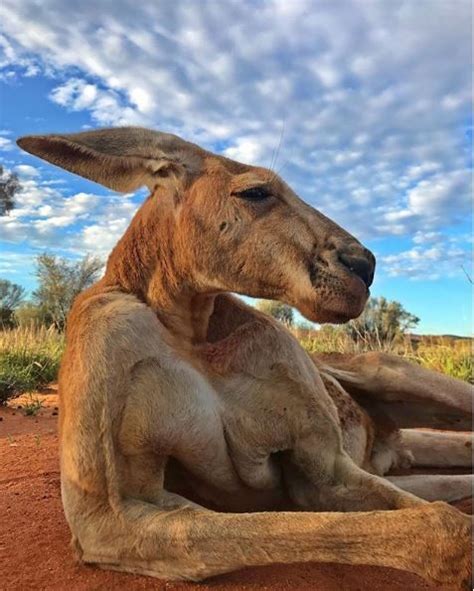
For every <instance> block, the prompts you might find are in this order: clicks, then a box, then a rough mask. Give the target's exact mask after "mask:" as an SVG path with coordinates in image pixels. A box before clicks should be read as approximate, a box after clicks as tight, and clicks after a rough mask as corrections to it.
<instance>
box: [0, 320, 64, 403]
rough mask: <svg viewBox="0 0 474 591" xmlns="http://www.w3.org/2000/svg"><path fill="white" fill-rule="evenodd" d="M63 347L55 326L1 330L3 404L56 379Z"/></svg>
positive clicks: (0, 366) (0, 357) (1, 387)
mask: <svg viewBox="0 0 474 591" xmlns="http://www.w3.org/2000/svg"><path fill="white" fill-rule="evenodd" d="M63 347H64V341H63V337H62V336H61V335H59V334H58V333H57V332H56V331H55V330H54V329H52V328H49V329H46V328H44V327H42V328H29V329H24V328H17V329H14V330H4V331H2V332H0V405H5V404H6V403H7V401H8V400H9V399H10V398H14V397H15V396H19V395H20V394H22V393H23V392H30V391H33V390H37V389H38V388H42V387H44V386H46V385H47V384H49V383H50V382H52V381H54V380H56V378H57V375H58V370H59V362H60V359H61V355H62V352H63Z"/></svg>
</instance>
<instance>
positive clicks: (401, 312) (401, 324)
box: [346, 297, 420, 343]
mask: <svg viewBox="0 0 474 591" xmlns="http://www.w3.org/2000/svg"><path fill="white" fill-rule="evenodd" d="M419 321H420V319H419V318H418V317H417V316H415V315H413V314H410V312H407V311H406V310H405V308H404V307H403V306H402V304H400V302H395V301H388V300H386V299H385V298H383V297H380V298H370V299H369V301H368V302H367V305H366V306H365V309H364V311H363V312H362V314H361V315H360V316H359V318H356V319H355V320H351V321H350V322H349V323H348V324H347V325H346V330H347V331H348V332H349V334H350V335H351V337H352V338H353V339H354V340H371V341H373V340H376V341H379V342H381V343H384V342H392V341H394V340H395V339H396V338H397V337H399V336H401V335H403V334H404V333H406V332H407V331H408V330H409V329H410V328H413V327H415V326H416V325H417V324H418V322H419Z"/></svg>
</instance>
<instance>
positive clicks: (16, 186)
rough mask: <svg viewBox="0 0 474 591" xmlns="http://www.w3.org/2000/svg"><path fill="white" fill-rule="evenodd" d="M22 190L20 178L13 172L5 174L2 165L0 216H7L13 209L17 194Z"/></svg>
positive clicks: (0, 171)
mask: <svg viewBox="0 0 474 591" xmlns="http://www.w3.org/2000/svg"><path fill="white" fill-rule="evenodd" d="M20 188H21V185H20V181H19V180H18V176H17V175H16V174H15V173H13V172H5V170H4V168H3V166H2V165H1V164H0V215H5V214H7V213H8V212H9V211H11V210H12V209H13V207H14V205H15V194H16V193H17V192H18V191H19V190H20Z"/></svg>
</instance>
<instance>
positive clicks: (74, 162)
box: [17, 127, 205, 192]
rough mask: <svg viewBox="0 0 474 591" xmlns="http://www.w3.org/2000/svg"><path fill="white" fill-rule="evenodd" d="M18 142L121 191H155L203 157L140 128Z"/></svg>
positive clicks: (194, 168) (175, 140) (176, 139)
mask: <svg viewBox="0 0 474 591" xmlns="http://www.w3.org/2000/svg"><path fill="white" fill-rule="evenodd" d="M17 144H18V146H19V147H20V148H21V149H22V150H25V151H26V152H29V153H30V154H33V155H35V156H39V157H40V158H43V159H44V160H47V161H48V162H51V164H55V165H56V166H60V167H61V168H64V169H65V170H68V171H69V172H72V173H74V174H78V175H80V176H83V177H84V178H87V179H89V180H91V181H94V182H96V183H100V184H101V185H104V186H105V187H108V188H110V189H113V190H114V191H119V192H127V191H134V190H136V189H137V188H139V187H141V186H143V185H146V186H148V187H149V188H150V189H151V190H153V189H154V188H155V187H156V186H157V185H163V184H166V182H167V177H168V174H167V171H172V172H173V175H176V172H177V171H178V170H179V171H180V172H181V173H182V174H195V173H197V172H199V169H200V166H201V161H202V158H203V156H204V154H205V152H204V150H202V149H201V148H199V146H196V145H194V144H191V143H189V142H186V141H184V140H182V139H181V138H179V137H177V136H175V135H172V134H167V133H161V132H158V131H152V130H149V129H144V128H141V127H118V128H111V129H97V130H94V131H85V132H81V133H74V134H51V135H30V136H24V137H21V138H19V139H18V140H17Z"/></svg>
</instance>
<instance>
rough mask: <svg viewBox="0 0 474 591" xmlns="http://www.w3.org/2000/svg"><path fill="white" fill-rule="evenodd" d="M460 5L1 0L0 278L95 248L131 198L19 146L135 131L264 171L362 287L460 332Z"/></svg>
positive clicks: (444, 1) (103, 249)
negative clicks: (99, 131)
mask: <svg viewBox="0 0 474 591" xmlns="http://www.w3.org/2000/svg"><path fill="white" fill-rule="evenodd" d="M471 10H472V9H471V2H470V0H409V1H401V0H377V1H370V0H354V1H351V0H327V1H323V0H292V1H290V0H254V1H252V2H251V1H246V0H235V1H234V0H225V1H224V0H223V1H218V0H209V1H207V0H200V1H197V0H195V1H187V2H184V1H182V0H161V1H156V2H151V1H150V2H132V1H128V0H113V1H112V0H102V1H100V2H97V1H96V0H82V1H81V2H70V1H69V0H42V1H41V2H38V1H36V0H2V3H1V5H0V100H1V104H0V113H1V115H0V116H1V120H0V127H1V129H0V163H2V164H3V165H4V167H5V168H6V169H9V170H14V171H16V172H17V173H18V175H19V176H20V178H21V180H22V184H23V190H22V192H21V193H20V194H19V195H18V198H17V207H16V209H15V210H14V211H13V212H12V213H11V214H10V215H9V216H8V217H4V218H0V277H4V278H8V279H10V280H13V281H15V282H17V283H20V284H22V285H25V286H26V287H27V288H28V289H33V288H34V285H35V283H34V281H35V280H34V275H33V271H34V257H35V255H36V254H38V253H40V252H43V251H48V252H54V253H59V254H61V255H63V256H67V257H71V258H76V257H79V256H82V255H84V254H85V253H87V252H92V253H94V254H99V255H101V256H104V257H106V256H107V253H108V252H109V251H110V249H111V248H112V246H113V245H114V243H115V242H116V241H117V239H118V238H119V237H120V235H121V234H122V233H123V231H124V229H125V228H126V226H127V224H128V221H129V220H130V218H131V216H132V215H133V212H134V211H135V209H136V208H137V206H138V204H139V203H140V201H141V200H142V199H143V197H144V192H140V193H138V194H136V195H128V196H123V195H118V194H112V193H111V192H110V191H107V190H104V189H102V188H101V187H99V186H98V185H95V184H93V183H90V182H87V181H85V180H84V181H82V180H81V179H78V178H77V177H74V176H72V175H68V174H66V173H62V172H61V171H60V170H59V169H56V168H54V167H52V166H50V165H47V164H46V163H43V162H42V161H40V160H38V159H35V158H33V157H30V156H28V155H26V154H24V153H22V152H21V151H19V150H18V149H17V148H16V146H15V143H14V140H15V138H16V137H18V136H19V135H23V134H29V133H42V132H62V131H80V130H81V129H86V128H89V127H99V126H111V125H123V124H136V125H145V126H150V127H154V128H157V129H161V130H165V131H171V132H174V133H177V134H178V135H181V136H183V137H185V138H187V139H189V140H192V141H195V142H197V143H200V144H201V145H203V146H205V147H207V148H209V149H212V150H214V151H217V152H220V153H222V154H225V155H228V156H230V157H232V158H235V159H237V160H241V161H244V162H248V163H258V164H260V165H264V166H269V165H270V164H271V163H272V161H273V160H274V157H275V156H276V164H275V168H276V170H277V171H279V172H280V174H281V175H282V176H283V177H284V178H285V179H286V180H287V181H288V182H289V183H290V184H291V185H292V187H293V188H294V189H295V190H296V191H297V192H298V193H299V195H300V196H301V197H302V198H304V199H305V200H306V201H308V202H309V203H311V204H312V205H313V206H315V207H317V208H318V209H320V210H321V211H323V212H324V213H325V214H326V215H329V216H330V217H331V218H332V219H334V220H335V221H337V222H338V223H339V224H341V225H343V226H344V227H345V228H347V229H348V230H349V231H351V232H352V233H354V234H355V235H356V236H357V237H358V238H359V239H361V240H363V241H364V242H365V243H366V244H367V245H368V246H369V247H370V248H371V249H372V250H373V251H374V252H375V253H376V255H377V259H378V273H377V278H376V281H375V285H374V290H373V293H374V295H385V296H386V297H388V298H390V299H396V300H399V301H401V302H402V303H403V304H404V305H405V307H406V308H407V309H408V310H409V311H410V312H413V313H415V314H417V315H418V316H420V317H421V319H422V322H421V323H420V326H419V330H420V331H423V332H429V333H457V334H471V333H472V316H471V307H470V285H469V282H468V280H467V278H466V275H465V274H464V271H463V267H464V268H465V269H466V270H467V271H468V272H470V268H471V266H470V259H471V257H470V251H471V247H472V238H471V169H472V163H471V161H470V158H471V155H470V154H471V149H470V148H471V140H472V118H471V110H470V105H471V17H472V15H471Z"/></svg>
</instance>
